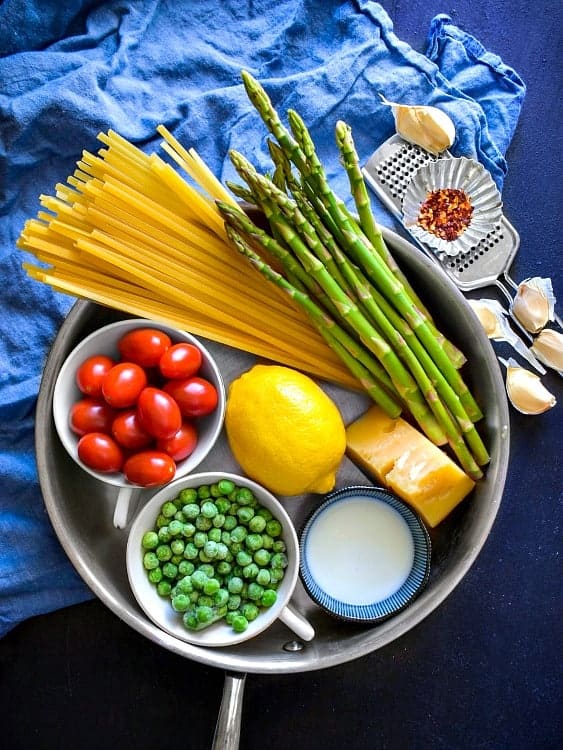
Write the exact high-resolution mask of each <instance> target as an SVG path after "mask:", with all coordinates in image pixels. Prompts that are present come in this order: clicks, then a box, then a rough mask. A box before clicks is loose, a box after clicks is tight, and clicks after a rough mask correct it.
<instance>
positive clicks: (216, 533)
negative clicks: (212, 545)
mask: <svg viewBox="0 0 563 750" xmlns="http://www.w3.org/2000/svg"><path fill="white" fill-rule="evenodd" d="M221 533H222V532H221V529H209V531H208V533H207V538H208V539H210V540H211V541H212V542H220V541H221Z"/></svg>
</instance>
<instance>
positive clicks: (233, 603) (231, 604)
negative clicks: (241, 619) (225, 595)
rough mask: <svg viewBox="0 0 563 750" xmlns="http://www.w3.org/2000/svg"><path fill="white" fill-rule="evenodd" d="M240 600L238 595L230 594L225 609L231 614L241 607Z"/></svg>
mask: <svg viewBox="0 0 563 750" xmlns="http://www.w3.org/2000/svg"><path fill="white" fill-rule="evenodd" d="M241 602H242V599H241V598H240V596H239V595H238V594H231V595H230V596H229V599H228V601H227V609H228V610H230V611H231V612H232V611H233V610H235V609H238V608H239V607H240V605H241Z"/></svg>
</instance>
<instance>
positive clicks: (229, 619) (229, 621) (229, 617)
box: [225, 609, 240, 625]
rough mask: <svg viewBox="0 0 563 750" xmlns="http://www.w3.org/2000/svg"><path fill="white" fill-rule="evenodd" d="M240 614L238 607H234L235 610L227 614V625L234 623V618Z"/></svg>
mask: <svg viewBox="0 0 563 750" xmlns="http://www.w3.org/2000/svg"><path fill="white" fill-rule="evenodd" d="M238 615H240V612H239V610H238V609H234V610H232V611H230V612H227V614H226V615H225V622H226V623H227V625H232V624H233V620H234V619H235V617H237V616H238Z"/></svg>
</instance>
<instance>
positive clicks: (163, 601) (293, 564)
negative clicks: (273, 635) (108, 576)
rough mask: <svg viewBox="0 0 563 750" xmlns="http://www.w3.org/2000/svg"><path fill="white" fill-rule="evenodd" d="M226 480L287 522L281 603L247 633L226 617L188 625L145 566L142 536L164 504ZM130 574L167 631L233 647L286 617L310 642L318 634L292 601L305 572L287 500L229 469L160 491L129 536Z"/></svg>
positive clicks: (263, 612)
mask: <svg viewBox="0 0 563 750" xmlns="http://www.w3.org/2000/svg"><path fill="white" fill-rule="evenodd" d="M221 479H230V480H231V481H233V482H234V483H235V484H236V485H237V486H239V487H248V489H250V490H251V491H252V492H253V493H254V495H255V497H256V499H257V500H258V502H259V503H260V505H262V506H264V507H265V508H267V509H268V510H269V511H271V513H272V515H273V516H274V517H275V518H276V519H277V520H278V521H279V522H280V523H281V526H282V537H283V540H284V542H285V544H286V548H287V550H286V555H287V558H288V566H287V568H286V569H285V575H284V577H283V579H282V581H281V582H280V584H279V587H278V589H277V595H278V598H277V600H276V602H275V603H274V604H273V605H272V606H271V607H269V608H267V609H262V610H261V611H260V614H259V615H258V617H257V618H256V619H255V620H253V621H252V622H250V623H249V625H248V628H247V629H246V630H245V631H244V632H243V633H236V632H235V631H234V630H233V629H232V628H231V626H230V625H228V624H227V623H226V622H225V621H218V622H215V623H213V624H212V625H210V626H209V627H207V628H205V629H204V630H198V631H191V630H188V629H186V627H184V624H183V622H182V615H181V614H179V613H178V612H175V611H174V609H172V605H171V602H170V600H169V599H168V598H167V597H162V596H160V595H159V594H158V593H157V591H156V587H155V586H154V584H152V583H151V582H150V581H149V579H148V577H147V571H146V570H145V568H144V567H143V554H144V551H143V548H142V545H141V540H142V538H143V535H144V534H145V532H146V531H150V530H152V529H153V528H154V525H155V522H156V518H157V516H158V515H159V512H160V508H161V506H162V505H163V503H165V502H166V501H167V500H172V499H173V498H175V497H176V496H177V495H178V493H179V492H180V491H181V490H183V489H186V488H188V487H199V486H201V485H204V484H213V483H215V482H218V481H219V480H221ZM126 559H127V575H128V577H129V583H130V585H131V589H132V591H133V594H134V595H135V598H136V599H137V601H138V603H139V605H140V606H141V608H142V609H143V611H144V612H145V614H146V615H147V616H148V617H149V618H150V619H151V620H152V621H153V622H154V623H155V625H157V626H158V627H159V628H161V629H162V630H165V631H166V632H167V633H169V634H170V635H173V636H175V637H176V638H178V639H180V640H181V641H186V642H188V643H193V644H196V645H198V646H232V645H234V644H236V643H241V642H242V641H246V640H248V639H249V638H254V636H256V635H258V634H259V633H262V631H264V630H266V628H268V627H269V626H270V625H271V624H272V623H273V622H274V621H275V620H277V619H280V620H282V621H283V622H284V623H285V624H286V625H287V626H288V627H289V628H291V629H292V630H293V631H294V632H295V633H297V635H298V636H299V637H300V638H302V639H303V640H306V641H310V640H311V639H312V638H313V637H314V635H315V633H314V630H313V628H312V627H311V625H310V624H309V622H308V621H307V620H305V618H304V617H303V616H302V615H300V614H299V613H298V612H296V611H295V610H293V609H292V608H291V607H290V606H289V605H288V602H289V600H290V598H291V596H292V594H293V590H294V588H295V584H296V582H297V578H298V573H299V544H298V541H297V534H296V532H295V528H294V526H293V523H292V521H291V519H290V518H289V516H288V514H287V513H286V511H285V509H284V508H283V506H282V505H281V503H280V502H279V501H278V500H277V499H276V498H275V497H274V496H273V495H272V494H271V493H270V492H268V491H267V490H266V489H264V487H262V486H260V485H259V484H256V482H252V481H251V480H250V479H246V478H245V477H242V476H239V475H237V474H229V473H227V472H207V473H202V474H192V475H191V476H188V477H183V478H181V479H178V480H175V481H173V482H171V483H170V484H168V485H166V486H165V487H163V488H162V489H161V490H159V491H158V492H157V493H156V495H154V496H153V497H152V498H151V499H150V500H149V502H148V503H147V504H146V505H145V506H144V507H143V509H142V510H141V511H140V512H139V514H138V516H137V517H136V518H135V520H134V522H133V524H132V526H131V530H130V531H129V537H128V539H127V555H126Z"/></svg>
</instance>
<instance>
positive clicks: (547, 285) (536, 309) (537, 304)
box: [512, 276, 555, 333]
mask: <svg viewBox="0 0 563 750" xmlns="http://www.w3.org/2000/svg"><path fill="white" fill-rule="evenodd" d="M554 308H555V295H554V294H553V287H552V285H551V279H542V278H541V277H540V276H535V277H534V278H533V279H526V280H525V281H522V282H521V283H520V284H518V291H517V292H516V296H515V297H514V302H513V303H512V312H513V313H514V315H515V316H516V317H517V318H518V320H519V321H520V323H522V325H523V326H524V328H525V329H526V330H527V331H529V332H530V333H538V332H539V331H541V329H542V328H543V327H544V326H545V325H547V323H548V322H549V321H550V320H553V313H554Z"/></svg>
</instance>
